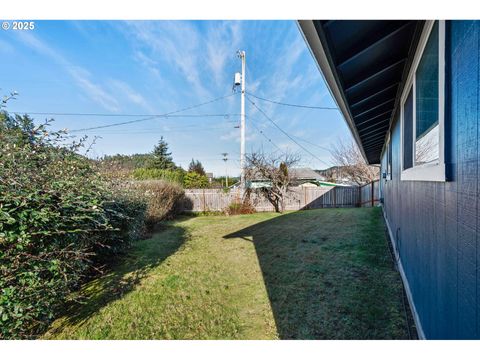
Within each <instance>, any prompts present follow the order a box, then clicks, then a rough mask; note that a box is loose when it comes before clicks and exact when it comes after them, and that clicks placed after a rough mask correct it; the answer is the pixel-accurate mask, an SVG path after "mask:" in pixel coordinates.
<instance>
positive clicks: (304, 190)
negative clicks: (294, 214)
mask: <svg viewBox="0 0 480 360" xmlns="http://www.w3.org/2000/svg"><path fill="white" fill-rule="evenodd" d="M303 207H304V208H305V209H306V208H307V188H306V187H304V188H303ZM301 208H302V206H301V205H300V209H301ZM300 209H299V210H300Z"/></svg>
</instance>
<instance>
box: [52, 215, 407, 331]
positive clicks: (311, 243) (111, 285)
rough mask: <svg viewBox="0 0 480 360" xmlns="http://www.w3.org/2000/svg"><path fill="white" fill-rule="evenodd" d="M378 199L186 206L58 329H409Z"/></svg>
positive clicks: (86, 291) (99, 282)
mask: <svg viewBox="0 0 480 360" xmlns="http://www.w3.org/2000/svg"><path fill="white" fill-rule="evenodd" d="M401 286H402V285H401V280H400V277H399V275H398V273H397V272H396V271H395V270H394V267H393V263H392V259H391V257H390V254H389V250H388V245H387V240H386V238H385V231H384V225H383V220H382V216H381V210H380V209H378V208H355V209H320V210H309V211H301V212H289V213H286V214H283V215H279V214H273V213H259V214H253V215H240V216H231V217H227V216H200V217H184V218H182V219H180V220H177V221H173V222H169V223H166V224H165V226H164V229H163V230H161V231H160V232H159V233H157V234H156V235H155V236H153V237H152V238H151V239H148V240H144V241H140V242H138V243H136V244H135V246H134V248H133V250H132V251H131V253H130V254H129V256H128V257H126V258H125V259H123V260H122V261H121V262H120V264H118V265H117V266H116V267H115V268H114V269H113V270H112V271H111V272H110V273H109V274H107V275H106V276H104V277H102V278H99V279H96V280H94V281H92V282H90V283H88V284H87V285H86V286H85V287H84V288H83V289H82V291H81V294H82V295H83V301H82V303H81V304H73V305H72V306H71V307H70V308H69V309H68V311H67V312H66V315H65V316H63V317H61V318H59V319H57V320H56V321H55V322H54V323H53V325H52V326H51V328H50V330H49V331H48V332H47V333H46V334H45V335H44V338H56V339H278V338H280V339H380V338H390V339H392V338H393V339H404V338H408V328H407V322H406V320H405V310H404V307H403V304H402V287H401Z"/></svg>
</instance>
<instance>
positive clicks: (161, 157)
mask: <svg viewBox="0 0 480 360" xmlns="http://www.w3.org/2000/svg"><path fill="white" fill-rule="evenodd" d="M152 155H153V159H152V161H151V165H150V167H151V168H155V169H162V170H165V169H174V168H175V164H174V163H173V159H172V153H171V152H168V144H167V142H166V141H165V140H164V139H163V136H162V137H161V138H160V141H159V142H158V144H157V145H156V146H155V148H154V149H153V153H152Z"/></svg>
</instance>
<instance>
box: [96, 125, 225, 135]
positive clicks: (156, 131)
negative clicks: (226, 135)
mask: <svg viewBox="0 0 480 360" xmlns="http://www.w3.org/2000/svg"><path fill="white" fill-rule="evenodd" d="M229 128H230V127H229V126H223V127H220V126H212V127H197V128H191V127H185V128H171V129H141V130H131V131H128V130H125V131H122V130H117V131H111V132H106V133H105V132H101V131H98V132H96V134H106V135H122V134H162V133H164V132H165V133H175V132H184V131H185V130H188V129H190V130H194V131H211V130H227V129H229Z"/></svg>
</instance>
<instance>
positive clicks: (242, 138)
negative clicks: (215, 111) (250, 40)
mask: <svg viewBox="0 0 480 360" xmlns="http://www.w3.org/2000/svg"><path fill="white" fill-rule="evenodd" d="M237 54H238V57H239V58H240V59H241V60H242V83H241V89H242V93H241V103H240V169H241V175H240V186H241V187H242V188H244V187H245V51H243V50H239V51H238V53H237Z"/></svg>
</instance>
